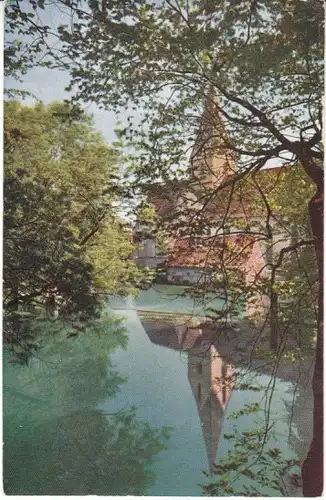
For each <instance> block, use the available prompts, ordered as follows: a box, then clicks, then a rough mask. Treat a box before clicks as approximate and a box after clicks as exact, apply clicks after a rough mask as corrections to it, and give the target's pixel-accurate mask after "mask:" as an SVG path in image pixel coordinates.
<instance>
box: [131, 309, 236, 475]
mask: <svg viewBox="0 0 326 500" xmlns="http://www.w3.org/2000/svg"><path fill="white" fill-rule="evenodd" d="M138 314H139V317H140V319H141V322H142V324H143V327H144V329H145V331H146V333H147V335H148V337H149V339H150V340H151V342H153V343H154V344H158V345H161V346H164V347H168V348H170V349H174V350H178V351H183V352H186V353H187V354H188V380H189V383H190V386H191V389H192V392H193V395H194V399H195V402H196V405H197V411H198V415H199V419H200V424H201V428H202V434H203V438H204V442H205V447H206V454H207V461H208V469H209V473H210V474H212V472H213V465H214V462H215V458H216V452H217V447H218V442H219V439H220V435H221V432H222V424H223V418H224V414H225V409H226V407H227V404H228V402H229V399H230V395H231V392H232V389H233V385H234V370H233V367H232V366H231V365H230V364H229V363H228V362H227V360H226V359H225V358H222V357H221V356H220V355H219V353H218V351H217V349H216V347H215V345H214V343H212V341H211V340H210V338H207V337H206V335H205V332H203V330H202V329H201V328H200V327H190V326H185V325H176V324H175V322H173V321H171V320H170V319H169V318H164V315H159V317H154V316H155V313H152V314H148V313H147V312H146V313H145V312H142V311H138Z"/></svg>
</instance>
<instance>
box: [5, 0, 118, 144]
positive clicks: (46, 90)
mask: <svg viewBox="0 0 326 500" xmlns="http://www.w3.org/2000/svg"><path fill="white" fill-rule="evenodd" d="M23 1H26V0H23ZM40 21H41V22H42V24H47V25H49V26H51V27H52V26H58V25H60V24H68V23H69V22H70V19H69V17H68V16H66V15H64V14H63V13H62V12H61V11H60V10H58V8H56V7H52V6H49V7H47V9H45V11H44V12H43V15H42V19H40ZM5 42H6V36H5ZM69 80H70V79H69V72H68V71H59V70H57V69H47V68H33V69H30V70H28V71H27V74H26V75H23V76H22V82H18V81H16V80H15V79H14V78H5V81H4V86H5V87H7V88H15V89H20V90H27V91H29V92H31V93H32V94H34V95H35V96H36V97H37V99H39V100H41V101H43V102H44V103H45V104H48V103H50V102H52V101H63V100H64V99H69V97H70V94H69V93H68V92H66V91H65V90H64V89H65V87H66V86H67V85H68V84H69ZM24 102H25V103H26V104H32V103H33V102H35V101H34V100H33V99H32V98H27V99H25V100H24ZM83 108H84V110H85V111H86V112H87V113H88V114H91V115H93V117H94V123H95V128H96V130H97V131H99V132H101V134H102V135H103V137H104V139H105V141H106V142H108V143H112V142H114V141H115V140H116V139H117V138H116V135H115V133H114V128H115V124H116V122H117V121H118V117H117V115H115V114H114V113H110V112H109V111H103V110H102V109H99V108H98V107H97V106H96V104H93V103H92V104H84V105H83ZM119 119H122V120H123V115H120V116H119Z"/></svg>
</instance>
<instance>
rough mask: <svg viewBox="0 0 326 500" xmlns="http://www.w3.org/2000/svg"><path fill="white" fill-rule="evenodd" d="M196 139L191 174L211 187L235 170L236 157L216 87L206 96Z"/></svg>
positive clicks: (202, 184) (191, 158) (211, 88)
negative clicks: (231, 146)
mask: <svg viewBox="0 0 326 500" xmlns="http://www.w3.org/2000/svg"><path fill="white" fill-rule="evenodd" d="M203 108H204V110H203V114H202V116H201V118H200V122H199V128H198V134H197V138H196V141H195V144H194V147H193V150H192V154H191V157H190V173H191V176H192V177H193V179H194V181H195V182H197V183H198V184H199V185H200V186H201V187H202V188H206V189H211V188H214V187H217V186H218V185H219V184H221V183H222V182H223V181H224V180H225V179H226V178H227V177H229V176H231V175H234V173H235V172H236V157H235V154H234V153H233V152H232V151H231V150H230V145H229V139H228V135H227V132H226V129H225V125H224V123H223V121H222V117H221V112H220V103H219V100H218V97H217V95H216V90H215V89H214V88H213V87H212V86H211V87H210V88H209V90H208V92H207V94H206V96H205V98H204V103H203Z"/></svg>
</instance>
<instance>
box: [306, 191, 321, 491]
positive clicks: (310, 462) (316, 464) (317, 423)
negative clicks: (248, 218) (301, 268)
mask: <svg viewBox="0 0 326 500" xmlns="http://www.w3.org/2000/svg"><path fill="white" fill-rule="evenodd" d="M309 216H310V224H311V229H312V233H313V236H314V237H315V240H316V241H315V248H316V258H317V265H318V276H319V298H318V330H317V345H316V360H315V369H314V374H313V383H312V388H313V398H314V413H313V439H312V441H311V444H310V448H309V451H308V454H307V457H306V459H305V461H304V462H303V464H302V483H303V494H304V496H306V497H318V496H321V495H322V492H323V439H324V429H323V424H324V419H323V397H324V394H323V292H324V283H323V255H324V252H323V219H324V193H323V190H322V188H321V187H320V189H318V190H317V193H316V194H315V195H314V196H313V198H312V199H311V200H310V203H309Z"/></svg>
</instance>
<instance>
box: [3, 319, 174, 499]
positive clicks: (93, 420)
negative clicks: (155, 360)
mask: <svg viewBox="0 0 326 500" xmlns="http://www.w3.org/2000/svg"><path fill="white" fill-rule="evenodd" d="M45 327H46V328H47V332H46V335H47V338H49V337H50V338H51V340H47V342H46V345H45V346H44V348H43V349H41V350H40V351H39V352H40V356H39V357H35V358H33V359H31V361H30V364H29V366H26V367H25V366H23V367H22V366H17V365H13V364H11V365H10V364H8V363H6V362H5V372H6V373H5V376H4V385H5V389H4V399H5V401H4V408H5V415H4V442H5V446H4V487H5V491H6V493H7V494H11V495H13V494H14V495H22V494H25V495H26V494H28V495H49V494H56V495H85V494H97V495H128V494H129V495H130V494H133V495H144V494H146V491H147V490H148V488H149V487H150V486H151V485H152V484H153V482H154V480H155V477H154V474H153V472H152V470H151V467H150V466H151V464H152V463H153V460H154V457H155V455H157V454H158V453H159V452H160V451H161V450H163V449H164V448H165V446H164V442H165V440H166V439H167V438H168V429H166V428H163V429H160V430H159V429H152V428H151V427H150V426H149V425H148V424H147V423H146V422H142V421H140V420H138V419H137V416H136V409H135V408H133V407H128V408H123V409H122V410H120V411H115V409H114V408H113V411H112V413H105V412H104V411H102V410H100V409H98V406H99V404H100V403H101V402H103V401H104V399H105V398H108V397H111V398H113V397H114V396H115V395H116V394H117V392H118V391H119V388H120V385H121V383H123V382H124V379H123V378H122V377H121V376H120V375H119V373H118V372H117V371H116V370H115V369H114V367H113V365H112V363H111V361H110V359H108V354H109V353H110V352H112V350H113V349H115V348H116V347H118V346H122V347H124V346H125V345H126V336H125V333H124V331H123V330H122V329H121V327H120V326H119V324H118V323H117V322H113V321H112V319H111V320H110V321H106V322H103V324H102V328H100V322H98V323H97V324H96V323H95V324H94V326H93V328H90V329H89V331H87V332H85V335H82V336H79V337H76V338H70V339H68V344H67V339H66V338H65V335H64V334H63V333H58V331H57V333H56V335H50V334H54V333H55V332H54V331H52V330H54V326H53V325H51V324H50V325H49V324H48V323H46V322H44V323H42V325H41V324H40V325H39V326H38V328H39V329H40V330H41V329H42V328H43V331H44V328H45ZM56 328H57V327H56ZM44 335H45V334H44ZM40 337H41V335H40Z"/></svg>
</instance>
